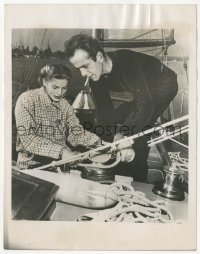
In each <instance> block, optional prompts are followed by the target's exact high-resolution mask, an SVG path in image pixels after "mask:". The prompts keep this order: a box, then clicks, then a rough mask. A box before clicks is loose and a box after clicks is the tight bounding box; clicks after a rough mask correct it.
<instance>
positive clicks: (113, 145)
mask: <svg viewBox="0 0 200 254" xmlns="http://www.w3.org/2000/svg"><path fill="white" fill-rule="evenodd" d="M187 119H188V115H186V116H183V117H181V118H178V119H174V120H173V121H170V122H167V123H164V124H162V125H160V127H162V128H165V127H167V126H170V125H172V124H176V123H179V122H182V121H185V120H187ZM154 130H155V129H154V127H153V128H151V129H149V130H146V131H142V132H140V133H137V134H134V135H132V136H130V137H125V138H123V139H120V140H118V141H115V142H113V143H109V144H106V145H103V146H99V147H97V148H95V149H91V150H89V151H87V152H84V153H80V154H78V155H74V156H71V157H69V158H68V159H64V160H59V161H53V162H51V163H49V164H47V165H44V166H41V167H38V168H35V169H45V168H49V167H55V166H60V165H63V164H67V163H70V162H75V161H79V160H83V159H86V158H88V157H89V156H90V155H91V154H92V153H95V152H98V151H102V150H105V149H106V148H116V146H117V145H119V144H121V143H123V142H125V141H130V142H132V141H133V140H134V139H136V138H139V137H142V136H144V135H147V134H149V133H152V132H153V131H154ZM182 133H183V132H182ZM177 135H180V134H179V133H178V134H177ZM169 138H171V136H169ZM166 139H168V137H165V138H164V140H166ZM157 143H159V141H157Z"/></svg>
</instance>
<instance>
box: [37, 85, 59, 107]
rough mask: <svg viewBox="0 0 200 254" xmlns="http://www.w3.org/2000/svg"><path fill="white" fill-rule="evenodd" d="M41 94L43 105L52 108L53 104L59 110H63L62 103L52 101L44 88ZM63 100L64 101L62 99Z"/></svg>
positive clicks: (41, 89)
mask: <svg viewBox="0 0 200 254" xmlns="http://www.w3.org/2000/svg"><path fill="white" fill-rule="evenodd" d="M39 93H40V97H41V99H42V101H43V103H44V105H45V106H46V107H49V106H52V104H53V105H54V106H56V107H57V108H59V109H61V105H60V101H59V102H55V101H52V100H51V99H50V97H49V96H48V94H47V93H46V92H45V90H44V87H43V86H42V87H41V88H40V91H39ZM61 100H62V99H61Z"/></svg>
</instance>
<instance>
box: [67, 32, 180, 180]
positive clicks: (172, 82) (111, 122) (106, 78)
mask: <svg viewBox="0 0 200 254" xmlns="http://www.w3.org/2000/svg"><path fill="white" fill-rule="evenodd" d="M65 48H66V55H67V57H68V58H69V60H70V62H71V63H72V64H73V65H74V67H75V68H77V69H79V70H80V72H81V74H82V75H83V76H86V77H88V78H89V79H90V81H91V82H90V86H91V89H92V92H93V95H94V98H95V102H96V106H97V121H98V124H99V125H101V126H104V127H105V128H106V127H108V126H112V128H111V129H112V136H113V138H114V140H118V139H122V138H123V137H124V136H130V135H133V134H135V133H139V132H142V131H144V130H145V129H147V128H150V127H151V126H153V124H154V123H155V121H156V120H157V118H158V117H159V116H161V114H162V113H163V111H164V110H165V109H166V108H167V107H168V105H169V104H170V102H171V101H172V100H173V98H174V97H175V95H176V94H177V91H178V84H177V75H176V74H175V73H174V72H173V71H172V70H171V69H169V68H168V67H166V66H165V65H163V64H162V63H161V62H160V61H159V60H158V59H156V58H155V57H152V56H148V55H145V54H142V53H138V52H134V51H131V50H125V49H123V50H116V51H113V52H108V53H105V51H104V50H103V48H102V47H101V46H100V44H99V43H98V41H97V40H96V39H95V38H92V37H91V36H89V35H86V34H78V35H75V36H73V37H72V38H71V39H69V40H68V41H67V42H65ZM110 91H118V92H123V91H127V92H129V93H131V94H133V97H134V100H133V101H131V102H128V103H124V104H122V106H121V107H119V108H118V109H117V110H114V108H113V104H112V100H111V96H110ZM115 123H118V124H121V125H122V126H121V128H119V129H117V128H114V126H115ZM107 129H108V128H107ZM148 139H149V136H143V137H141V138H139V139H136V140H135V142H134V144H133V149H134V151H135V158H134V160H133V162H130V163H128V164H127V165H128V167H127V168H129V175H131V176H133V178H134V180H136V181H143V182H145V181H146V179H147V173H148V166H147V158H148V154H149V148H148V146H147V141H148ZM125 151H127V153H129V154H130V153H131V151H130V148H129V150H127V149H125V150H124V153H125ZM132 151H133V150H132ZM124 161H127V162H128V160H124Z"/></svg>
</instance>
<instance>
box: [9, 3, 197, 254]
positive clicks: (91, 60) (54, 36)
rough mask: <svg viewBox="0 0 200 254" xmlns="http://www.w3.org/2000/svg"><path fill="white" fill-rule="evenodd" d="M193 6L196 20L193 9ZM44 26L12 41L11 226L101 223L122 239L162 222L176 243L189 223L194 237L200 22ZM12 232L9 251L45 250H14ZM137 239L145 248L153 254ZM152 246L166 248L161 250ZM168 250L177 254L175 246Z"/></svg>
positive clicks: (20, 31) (19, 32)
mask: <svg viewBox="0 0 200 254" xmlns="http://www.w3.org/2000/svg"><path fill="white" fill-rule="evenodd" d="M122 6H123V5H122ZM175 6H176V8H178V5H175ZM57 7H59V5H58V6H57ZM116 7H117V6H116ZM118 7H119V6H118ZM189 7H190V8H189ZM13 8H14V6H13ZM18 8H19V7H18ZM38 8H40V7H38ZM49 8H50V7H49ZM51 8H52V6H51ZM60 8H61V7H60ZM65 8H66V9H67V8H68V7H67V6H65ZM110 8H111V9H112V7H110ZM119 8H120V7H119ZM185 8H186V6H185ZM11 9H12V8H11ZM13 10H14V9H13ZM13 10H11V13H12V11H13ZM81 10H82V11H83V13H84V8H81ZM90 10H92V6H90V7H88V12H90ZM188 10H189V11H191V13H195V6H188ZM8 11H9V8H8ZM28 11H30V8H29V9H28ZM34 11H35V10H34V8H33V13H34ZM183 11H185V9H184V6H183ZM88 12H87V13H88ZM8 13H9V12H8ZM78 13H79V12H78V11H77V13H76V15H79V14H78ZM130 13H131V11H129V12H128V14H130ZM110 14H112V12H110ZM49 15H50V14H49ZM57 15H58V13H57ZM129 16H130V15H129ZM8 17H9V15H8ZM32 17H33V19H34V16H32ZM88 19H89V17H88ZM130 19H131V18H130ZM22 21H23V18H22ZM11 23H12V22H11ZM35 23H36V24H35V26H34V22H30V25H29V24H28V25H26V26H24V24H23V26H22V27H20V26H17V25H16V26H15V25H12V24H11V25H10V26H9V32H10V34H9V36H8V37H9V40H8V41H7V42H8V45H7V49H9V51H10V53H9V59H8V56H7V59H8V63H9V64H8V66H10V67H11V68H7V69H6V70H8V73H9V75H10V79H9V80H10V82H11V84H9V87H10V89H9V90H8V94H9V96H10V102H11V103H10V106H9V112H8V114H9V115H10V120H11V121H10V122H9V123H8V125H9V126H10V127H9V129H10V131H9V134H8V133H7V134H8V135H10V137H9V140H11V142H10V144H9V145H10V148H9V149H10V153H11V155H10V157H9V158H10V161H8V165H10V168H9V169H7V170H9V172H10V173H9V178H10V185H9V187H10V205H8V206H7V209H6V211H7V213H8V217H7V219H8V220H10V223H11V224H12V223H13V225H20V224H19V223H25V225H26V223H27V225H29V223H31V224H30V226H28V227H29V228H31V227H32V226H31V225H33V228H34V225H37V226H38V223H42V224H41V225H43V226H41V227H40V226H39V227H38V231H40V230H42V227H45V225H47V224H48V225H50V227H52V226H53V225H54V223H58V228H59V225H62V223H63V226H64V225H66V228H67V229H66V230H67V234H70V233H69V232H68V231H70V229H69V228H68V226H67V225H72V227H74V228H73V235H74V234H75V228H76V230H78V228H79V225H80V228H81V227H85V229H86V228H87V229H88V230H89V231H91V232H90V234H92V232H93V231H92V230H91V227H93V225H101V226H100V227H99V228H100V230H101V234H103V232H104V231H103V228H104V229H105V231H106V229H107V228H108V229H109V230H111V226H113V230H114V231H115V229H116V227H117V228H119V229H120V228H121V231H120V235H121V234H123V232H126V229H125V228H126V227H127V230H132V229H133V230H135V229H136V228H137V229H138V230H139V232H140V231H141V230H145V229H144V228H143V226H145V228H147V230H151V227H152V228H154V227H157V226H158V227H161V228H162V230H163V231H165V227H166V232H165V233H164V235H165V236H166V235H167V234H171V233H170V231H172V233H174V232H173V227H177V228H178V230H180V228H181V227H183V228H184V230H185V229H187V226H188V225H190V226H191V227H192V230H193V233H194V229H193V228H194V227H195V226H194V224H195V216H196V214H195V212H194V211H193V213H194V214H193V217H191V214H192V212H191V208H190V205H191V206H192V209H194V208H195V183H196V182H195V172H196V168H195V156H196V150H195V141H196V138H195V133H196V125H195V117H196V116H195V107H196V97H195V89H196V84H195V82H196V77H195V76H194V75H193V74H195V73H196V66H195V64H194V63H195V61H194V51H195V50H196V49H195V48H193V50H192V51H191V48H190V47H193V45H195V41H194V42H193V44H192V45H191V39H193V38H195V33H194V32H193V31H191V30H190V25H188V26H187V25H186V26H179V25H178V24H179V23H178V22H177V24H176V23H174V25H172V23H169V24H162V23H161V24H160V25H155V26H149V27H148V26H145V27H143V26H139V27H138V26H137V25H136V26H135V27H134V26H133V25H130V27H127V25H125V26H124V27H123V26H119V27H115V26H113V27H112V26H111V25H109V24H110V23H108V25H107V26H105V24H104V23H103V24H102V23H101V22H99V24H98V23H97V24H96V26H94V24H91V22H90V21H89V20H88V24H87V27H86V26H85V25H83V24H81V17H80V20H79V22H77V23H76V25H74V27H73V22H72V23H70V24H68V25H66V26H63V25H62V27H60V26H59V25H56V24H57V23H55V26H52V25H51V24H52V23H51V24H50V25H48V21H45V19H44V24H42V25H41V26H38V23H37V22H35ZM46 23H47V24H46ZM131 24H132V23H131ZM45 25H46V26H45ZM140 27H142V28H140ZM189 31H190V32H189ZM188 33H191V34H190V35H189V34H188ZM9 43H10V44H9ZM192 75H193V76H192ZM191 77H192V78H191ZM191 93H192V94H193V96H194V97H191V96H192V95H191ZM191 98H193V99H192V100H191ZM5 120H6V119H5ZM191 132H192V134H191ZM192 144H193V148H191V145H192ZM192 149H193V150H192ZM191 165H192V167H193V168H191ZM191 170H193V172H192V173H191ZM7 179H8V177H7ZM192 218H193V219H194V221H193V223H190V220H191V219H192ZM15 223H16V224H15ZM43 223H44V224H43ZM65 223H70V224H65ZM95 223H97V224H95ZM23 225H24V224H23ZM39 225H40V224H39ZM13 227H14V226H13ZM19 227H20V226H19ZM94 227H95V230H94V232H96V231H98V226H97V227H96V226H94ZM140 227H141V228H140ZM188 227H189V226H188ZM20 230H22V228H20ZM152 230H153V229H152ZM114 231H113V232H114ZM24 232H27V231H24ZM61 232H62V230H61ZM78 232H79V233H81V232H82V233H81V235H82V234H85V233H86V230H85V231H84V230H82V231H81V230H80V231H79V230H78ZM84 232H85V233H84ZM188 232H189V231H188ZM40 233H41V234H42V231H41V232H40ZM54 233H55V232H54ZM182 233H183V232H182ZM9 234H11V232H10V231H9V226H8V227H7V239H8V240H7V246H8V247H7V248H9V246H12V248H14V249H15V248H16V249H26V248H27V249H38V248H39V249H40V248H42V247H41V246H42V245H40V244H39V245H38V246H37V245H36V246H33V245H30V246H28V245H25V246H23V244H20V241H19V243H18V242H17V241H16V243H13V244H12V241H11V242H9V241H10V239H9ZM94 234H95V233H94ZM115 234H117V232H115ZM162 234H163V233H162ZM36 235H37V233H36ZM105 235H107V234H106V233H105ZM164 235H163V238H165V237H164ZM93 237H95V236H93ZM105 237H106V236H105ZM105 237H103V238H102V239H105ZM139 237H140V241H141V242H140V245H139V243H138V244H136V249H148V248H149V249H151V248H150V247H148V246H150V245H149V244H147V245H146V247H145V246H143V244H142V233H141V232H140V233H139ZM153 237H154V239H155V237H156V236H153ZM11 238H12V237H11ZM71 238H72V236H71ZM177 238H178V236H177ZM12 239H14V238H12ZM93 239H95V238H93ZM128 239H129V240H128ZM128 239H127V240H128V241H129V243H128V244H127V246H126V245H125V244H126V242H125V241H124V240H123V241H122V242H123V243H122V245H121V246H120V243H118V244H116V245H114V244H115V243H113V244H106V245H105V246H104V245H103V244H102V245H100V244H97V247H96V250H107V249H112V250H113V249H117V250H119V249H121V250H127V249H129V250H133V249H134V247H133V246H134V243H131V242H130V238H129V237H128ZM145 239H146V237H145ZM62 240H63V241H64V237H63V236H62ZM87 240H88V239H87ZM93 241H94V240H93ZM96 241H97V240H96ZM101 241H103V240H100V242H101ZM112 241H113V239H112ZM97 242H98V241H97ZM163 242H164V239H163ZM194 242H195V241H194ZM194 242H193V243H192V242H191V245H190V244H189V243H188V245H187V244H186V245H185V246H188V247H185V249H190V248H191V247H189V246H193V248H194V246H195V245H194ZM73 243H74V244H73ZM180 243H181V240H180V239H179V238H178V240H177V246H178V247H177V248H178V249H179V248H180V249H181V247H180ZM65 244H66V245H62V244H61V245H60V246H59V245H58V249H59V248H65V249H71V250H77V249H81V248H82V249H83V250H85V249H87V250H91V249H95V247H94V246H95V245H94V243H92V244H91V245H89V244H87V245H86V246H84V247H83V245H82V243H79V244H78V245H77V246H76V241H75V239H74V242H72V240H70V244H69V245H67V243H66V242H65ZM44 246H45V247H44V248H46V249H49V248H50V249H56V247H51V244H50V245H49V248H48V247H47V246H46V245H44ZM63 246H64V247H63ZM66 246H69V247H66ZM106 246H107V247H106ZM114 246H116V248H115V247H114ZM138 246H139V247H138ZM152 246H153V247H152V249H154V248H155V249H157V248H158V249H162V247H161V242H160V244H158V245H156V244H154V245H152ZM162 246H163V249H167V247H166V246H168V247H169V249H170V248H175V249H176V247H175V246H176V243H175V244H174V245H173V244H172V245H170V244H169V245H167V244H164V243H163V245H162Z"/></svg>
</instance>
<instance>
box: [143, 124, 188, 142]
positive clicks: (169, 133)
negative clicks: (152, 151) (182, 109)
mask: <svg viewBox="0 0 200 254" xmlns="http://www.w3.org/2000/svg"><path fill="white" fill-rule="evenodd" d="M188 127H189V125H186V126H184V127H181V128H180V129H176V130H175V131H168V132H166V133H165V135H164V133H163V134H161V135H160V136H159V137H156V138H151V139H150V140H149V141H148V142H147V143H151V142H154V141H156V140H160V139H163V138H164V137H166V136H167V135H172V134H175V133H178V132H179V133H180V135H181V131H183V130H184V129H187V128H188Z"/></svg>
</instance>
